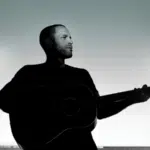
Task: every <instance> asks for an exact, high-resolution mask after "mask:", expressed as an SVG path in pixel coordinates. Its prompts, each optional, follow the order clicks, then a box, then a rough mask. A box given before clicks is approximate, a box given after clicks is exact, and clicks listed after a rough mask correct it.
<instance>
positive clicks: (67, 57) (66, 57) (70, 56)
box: [64, 55, 72, 59]
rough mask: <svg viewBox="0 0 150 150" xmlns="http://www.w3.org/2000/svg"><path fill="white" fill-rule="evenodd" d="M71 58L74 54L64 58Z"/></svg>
mask: <svg viewBox="0 0 150 150" xmlns="http://www.w3.org/2000/svg"><path fill="white" fill-rule="evenodd" d="M69 58H72V55H69V56H65V58H64V59H69Z"/></svg>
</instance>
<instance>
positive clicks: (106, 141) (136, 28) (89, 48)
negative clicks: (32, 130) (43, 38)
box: [0, 0, 150, 146]
mask: <svg viewBox="0 0 150 150" xmlns="http://www.w3.org/2000/svg"><path fill="white" fill-rule="evenodd" d="M55 23H61V24H64V25H66V26H67V28H68V29H69V30H70V32H71V35H72V38H73V42H74V51H73V57H72V58H71V59H68V60H66V63H67V64H69V65H72V66H76V67H82V68H86V69H87V70H88V71H89V72H90V74H91V76H92V78H93V81H94V83H95V85H96V87H97V90H98V91H99V93H100V95H105V94H110V93H114V92H121V91H125V90H132V89H133V88H134V87H141V86H142V85H143V84H145V83H146V84H147V85H150V78H149V75H150V68H149V65H150V59H149V58H150V30H149V28H150V1H149V0H91V1H90V0H76V1H75V0H74V1H73V0H41V1H40V0H26V1H23V0H22V1H21V0H0V88H2V87H3V86H4V85H5V84H6V83H7V82H9V81H10V80H11V79H12V78H13V76H14V74H15V73H16V72H17V71H18V70H19V69H20V68H21V67H22V66H23V65H26V64H37V63H42V62H45V58H46V57H45V53H44V51H43V50H42V48H41V47H40V45H39V42H38V38H39V33H40V31H41V30H42V29H43V28H44V27H45V26H47V25H51V24H55ZM92 135H93V138H94V140H95V142H96V144H97V146H150V140H149V139H150V102H149V101H148V102H146V103H140V104H135V105H132V106H130V107H128V108H127V109H125V110H123V111H122V112H120V113H119V114H117V115H114V116H112V117H109V118H107V119H103V120H98V122H97V126H96V128H95V129H94V130H93V132H92ZM83 140H84V139H83ZM0 144H3V145H10V144H13V145H16V143H15V140H14V139H13V137H12V134H11V129H10V125H9V116H8V114H6V113H4V112H2V111H0Z"/></svg>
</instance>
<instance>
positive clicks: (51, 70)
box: [0, 63, 98, 150]
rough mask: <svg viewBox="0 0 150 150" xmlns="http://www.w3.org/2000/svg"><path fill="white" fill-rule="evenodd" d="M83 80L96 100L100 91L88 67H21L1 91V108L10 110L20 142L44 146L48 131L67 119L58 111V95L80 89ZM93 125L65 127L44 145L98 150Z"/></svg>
mask: <svg viewBox="0 0 150 150" xmlns="http://www.w3.org/2000/svg"><path fill="white" fill-rule="evenodd" d="M81 84H84V85H86V86H88V87H89V88H90V89H91V90H92V93H94V98H93V101H95V104H96V96H98V91H97V90H96V87H95V85H94V83H93V80H92V78H91V76H90V74H89V72H88V71H87V70H86V69H82V68H77V67H72V66H69V65H65V66H64V67H62V68H59V67H56V66H51V65H47V64H46V63H44V64H38V65H26V66H24V67H22V68H21V69H20V70H19V71H18V72H17V73H16V74H15V76H14V78H13V79H12V80H11V81H10V82H9V83H7V84H6V85H5V86H4V88H3V89H2V90H1V92H0V108H1V109H2V110H3V111H4V112H6V113H9V117H10V125H11V130H12V133H13V136H14V138H15V140H16V141H17V142H18V144H20V145H22V147H24V148H25V149H30V147H31V146H33V147H40V146H41V147H42V146H43V142H46V140H47V139H48V135H50V134H51V133H52V132H54V133H55V129H56V131H57V130H58V129H57V126H58V125H60V126H61V127H63V124H64V122H65V120H63V119H62V117H61V115H60V112H59V113H58V112H57V110H58V109H59V108H60V107H59V106H58V105H59V104H57V99H60V98H61V97H62V96H64V94H66V95H67V94H68V93H71V92H72V93H75V92H77V91H78V85H81ZM78 92H79V91H78ZM85 105H86V104H85ZM52 107H53V108H52ZM52 109H53V111H55V110H56V112H55V115H54V114H52V112H51V110H52ZM94 111H96V107H95V110H94ZM89 112H90V111H89ZM67 123H68V122H67ZM56 124H57V126H56ZM49 128H52V130H49ZM94 128H95V124H92V125H91V127H89V128H88V129H87V130H82V129H73V130H66V131H65V132H63V133H62V134H61V135H60V136H59V137H58V138H56V139H55V140H53V142H51V143H49V144H46V146H45V148H41V149H52V150H55V149H59V148H65V149H85V148H89V149H92V150H96V149H97V148H96V145H95V143H94V140H93V138H92V135H91V131H92V130H93V129H94ZM31 149H33V148H31Z"/></svg>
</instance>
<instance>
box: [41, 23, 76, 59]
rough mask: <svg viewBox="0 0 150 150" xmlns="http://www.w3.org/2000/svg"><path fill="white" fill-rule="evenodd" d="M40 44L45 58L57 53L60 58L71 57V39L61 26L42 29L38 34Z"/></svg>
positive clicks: (56, 25)
mask: <svg viewBox="0 0 150 150" xmlns="http://www.w3.org/2000/svg"><path fill="white" fill-rule="evenodd" d="M39 40H40V44H41V46H42V48H43V49H44V51H45V53H46V55H47V56H49V55H51V56H52V55H53V54H55V55H56V53H57V55H59V57H61V58H64V59H65V58H70V57H72V48H73V47H72V45H73V42H72V38H71V35H70V32H69V30H68V29H67V28H66V27H65V26H64V25H62V24H54V25H51V26H48V27H46V28H44V29H43V30H42V31H41V33H40V39H39Z"/></svg>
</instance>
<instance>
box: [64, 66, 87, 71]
mask: <svg viewBox="0 0 150 150" xmlns="http://www.w3.org/2000/svg"><path fill="white" fill-rule="evenodd" d="M65 66H66V68H68V69H70V70H73V71H77V72H80V73H86V72H88V71H87V70H86V69H85V68H81V67H75V66H70V65H65Z"/></svg>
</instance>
